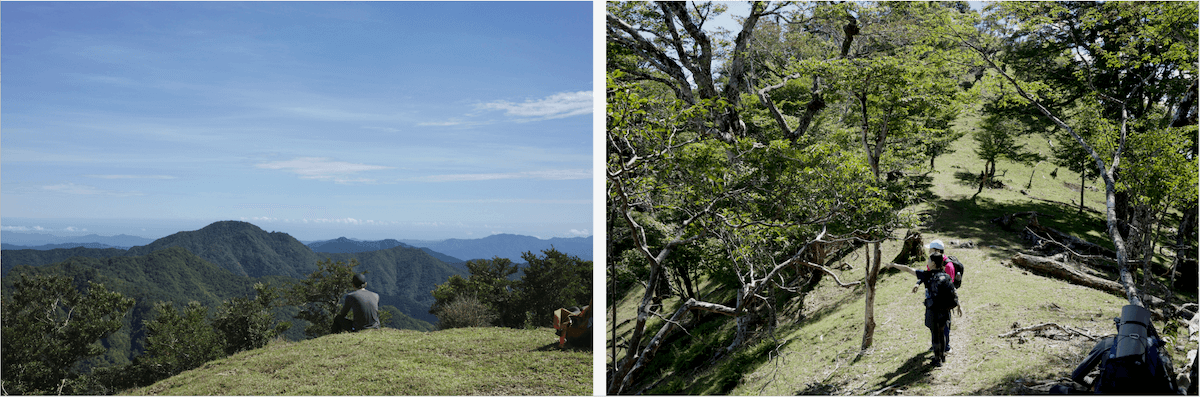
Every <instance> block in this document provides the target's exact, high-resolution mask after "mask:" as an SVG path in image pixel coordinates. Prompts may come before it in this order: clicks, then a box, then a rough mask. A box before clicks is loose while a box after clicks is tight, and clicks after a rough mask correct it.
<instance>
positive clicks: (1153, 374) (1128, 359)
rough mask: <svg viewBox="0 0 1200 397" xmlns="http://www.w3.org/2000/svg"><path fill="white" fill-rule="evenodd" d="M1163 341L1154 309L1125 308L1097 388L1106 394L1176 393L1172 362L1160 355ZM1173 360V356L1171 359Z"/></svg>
mask: <svg viewBox="0 0 1200 397" xmlns="http://www.w3.org/2000/svg"><path fill="white" fill-rule="evenodd" d="M1162 346H1163V342H1162V340H1161V339H1159V338H1158V335H1157V332H1155V331H1154V328H1153V327H1152V326H1151V324H1150V311H1148V310H1146V309H1144V308H1142V307H1140V306H1134V305H1126V306H1125V307H1122V308H1121V318H1119V319H1117V336H1116V338H1115V339H1114V340H1113V343H1112V347H1110V348H1109V350H1108V352H1107V353H1106V354H1105V356H1104V361H1103V364H1101V367H1100V375H1099V376H1098V377H1097V380H1096V390H1095V391H1097V392H1099V393H1103V394H1126V395H1129V394H1175V393H1176V390H1175V387H1174V380H1173V379H1171V376H1170V375H1169V373H1168V370H1167V368H1168V366H1169V365H1170V364H1169V362H1164V358H1163V357H1162V356H1161V355H1159V347H1162ZM1167 360H1169V358H1168V359H1167Z"/></svg>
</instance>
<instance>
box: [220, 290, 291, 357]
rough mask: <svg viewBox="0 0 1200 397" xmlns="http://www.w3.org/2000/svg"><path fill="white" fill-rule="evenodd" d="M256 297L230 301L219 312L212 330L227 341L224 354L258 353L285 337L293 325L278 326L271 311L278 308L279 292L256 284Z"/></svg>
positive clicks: (224, 303) (238, 298)
mask: <svg viewBox="0 0 1200 397" xmlns="http://www.w3.org/2000/svg"><path fill="white" fill-rule="evenodd" d="M254 291H255V293H256V295H255V296H254V297H253V298H251V297H237V298H233V299H230V300H227V301H225V302H223V303H222V304H221V306H220V307H219V308H217V314H216V317H215V318H214V319H213V328H216V330H217V333H218V334H220V335H221V337H222V338H223V339H224V340H225V353H226V354H234V353H237V352H240V351H243V350H251V349H257V348H260V347H263V346H266V345H267V342H269V341H270V340H271V339H273V338H275V337H276V336H279V335H281V334H283V332H285V331H287V329H288V328H289V327H291V325H292V324H291V323H288V322H285V323H278V324H276V322H275V318H274V316H272V315H271V309H272V308H274V307H275V306H276V304H277V303H276V300H277V299H278V298H279V292H278V291H277V290H276V289H275V288H274V287H271V286H269V285H267V284H263V283H258V284H254Z"/></svg>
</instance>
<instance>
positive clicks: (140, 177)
mask: <svg viewBox="0 0 1200 397" xmlns="http://www.w3.org/2000/svg"><path fill="white" fill-rule="evenodd" d="M84 176H85V177H88V178H100V179H175V177H173V176H170V175H84Z"/></svg>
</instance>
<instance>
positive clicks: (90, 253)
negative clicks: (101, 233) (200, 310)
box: [0, 221, 465, 322]
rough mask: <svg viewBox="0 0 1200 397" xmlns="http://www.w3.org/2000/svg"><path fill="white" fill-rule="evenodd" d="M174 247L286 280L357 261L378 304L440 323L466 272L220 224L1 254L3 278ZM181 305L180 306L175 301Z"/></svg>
mask: <svg viewBox="0 0 1200 397" xmlns="http://www.w3.org/2000/svg"><path fill="white" fill-rule="evenodd" d="M171 247H179V248H183V249H185V250H187V251H190V252H192V253H194V254H195V255H196V256H197V257H199V258H201V259H204V260H206V261H208V262H210V263H212V264H215V265H217V266H220V267H222V268H224V269H226V270H228V271H230V272H231V273H233V274H237V275H241V276H246V277H267V276H283V277H288V278H293V279H299V278H302V277H304V276H305V275H307V274H308V273H311V272H312V271H314V270H316V263H317V261H320V260H323V259H327V258H328V259H332V260H334V261H345V262H349V261H351V260H353V259H358V261H359V266H358V267H356V268H355V269H356V271H358V272H364V271H365V272H367V277H368V279H369V280H370V283H369V284H368V286H367V288H368V289H370V290H372V291H375V292H377V293H379V294H380V305H381V306H384V305H392V306H395V307H396V308H398V309H400V310H401V311H402V312H404V313H405V314H406V315H408V316H410V317H413V318H415V319H419V320H422V321H425V322H436V321H437V318H436V317H434V316H433V315H432V314H429V312H428V311H429V307H430V306H431V305H432V304H433V302H434V299H433V296H432V295H430V291H432V290H433V289H434V287H436V286H437V285H438V284H441V283H442V282H445V280H446V279H449V278H450V276H451V275H454V274H464V273H465V272H464V271H463V270H462V269H459V268H456V267H454V266H451V265H448V264H446V263H444V262H442V261H440V260H438V259H437V258H435V257H433V256H432V255H430V254H429V253H428V252H426V251H424V250H422V249H419V248H415V247H403V246H398V247H393V248H389V249H386V250H380V251H368V252H357V253H344V254H333V253H317V252H313V251H312V249H310V248H309V247H308V246H306V245H304V243H301V242H300V241H299V240H296V239H295V238H293V237H292V236H290V235H288V234H287V233H281V232H266V231H264V230H262V229H261V228H259V227H258V226H255V225H253V224H250V223H247V222H240V221H221V222H215V223H213V224H210V225H208V226H205V227H204V228H201V229H199V230H194V231H184V232H178V233H175V234H172V235H170V236H167V237H163V238H161V239H158V240H155V241H154V242H153V243H151V244H148V245H145V246H139V247H133V248H130V249H129V250H119V249H91V248H72V249H54V250H48V251H38V250H4V251H0V258H2V259H0V264H2V267H3V269H2V270H3V273H0V274H3V275H7V274H8V272H9V269H11V268H12V267H13V266H16V265H33V266H42V265H47V264H53V263H59V262H62V261H66V260H68V259H71V258H73V257H93V258H112V257H121V256H144V255H149V254H151V253H154V252H157V251H159V250H163V249H166V248H171ZM177 303H179V302H177Z"/></svg>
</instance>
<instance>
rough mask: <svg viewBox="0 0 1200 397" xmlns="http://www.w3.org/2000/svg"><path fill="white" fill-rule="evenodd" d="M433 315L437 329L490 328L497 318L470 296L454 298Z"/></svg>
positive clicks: (486, 307) (481, 303) (490, 310)
mask: <svg viewBox="0 0 1200 397" xmlns="http://www.w3.org/2000/svg"><path fill="white" fill-rule="evenodd" d="M434 314H435V315H436V316H437V318H438V329H451V328H466V327H490V326H491V325H492V322H494V321H496V318H497V317H498V316H497V315H496V313H495V312H493V311H492V309H490V308H488V306H487V305H485V304H484V303H483V302H480V301H479V299H477V298H475V297H474V296H470V295H466V296H459V297H457V298H455V299H454V300H453V301H450V303H448V304H445V305H443V306H442V307H441V308H440V309H439V310H438V311H437V313H434Z"/></svg>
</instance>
